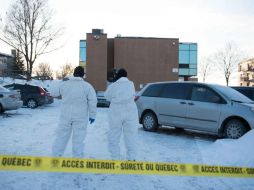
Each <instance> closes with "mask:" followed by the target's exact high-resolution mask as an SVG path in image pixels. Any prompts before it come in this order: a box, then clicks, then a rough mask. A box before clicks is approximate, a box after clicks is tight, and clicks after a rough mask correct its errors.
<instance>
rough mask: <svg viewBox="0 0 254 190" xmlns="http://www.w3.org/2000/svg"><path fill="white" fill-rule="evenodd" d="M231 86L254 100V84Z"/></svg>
mask: <svg viewBox="0 0 254 190" xmlns="http://www.w3.org/2000/svg"><path fill="white" fill-rule="evenodd" d="M231 88H233V89H235V90H237V91H238V92H241V93H242V94H243V95H245V96H247V97H248V98H249V99H251V100H253V101H254V86H232V87H231Z"/></svg>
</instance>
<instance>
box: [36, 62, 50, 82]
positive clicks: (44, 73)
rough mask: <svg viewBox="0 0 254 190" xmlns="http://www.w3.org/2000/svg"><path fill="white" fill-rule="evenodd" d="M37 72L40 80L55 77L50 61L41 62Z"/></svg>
mask: <svg viewBox="0 0 254 190" xmlns="http://www.w3.org/2000/svg"><path fill="white" fill-rule="evenodd" d="M35 73H36V76H37V77H38V79H40V80H47V79H52V78H53V71H52V69H51V68H50V65H49V64H48V63H40V64H39V65H38V67H37V68H36V72H35Z"/></svg>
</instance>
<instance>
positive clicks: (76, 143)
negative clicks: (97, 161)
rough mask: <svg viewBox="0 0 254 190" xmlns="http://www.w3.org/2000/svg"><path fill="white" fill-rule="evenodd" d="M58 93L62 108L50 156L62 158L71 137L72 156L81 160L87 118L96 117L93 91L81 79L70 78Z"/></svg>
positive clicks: (95, 99) (95, 100) (95, 101)
mask: <svg viewBox="0 0 254 190" xmlns="http://www.w3.org/2000/svg"><path fill="white" fill-rule="evenodd" d="M59 93H60V95H61V96H62V107H61V114H60V121H59V125H58V128H57V130H56V139H55V141H54V143H53V147H52V154H53V156H62V155H63V153H64V151H65V148H66V145H67V143H68V141H69V139H70V137H71V135H72V155H73V156H74V157H75V158H82V157H84V140H85V135H86V128H87V123H88V117H89V118H93V119H95V116H96V104H97V97H96V93H95V90H94V88H93V87H92V86H91V85H90V84H89V83H87V82H85V81H84V80H83V79H82V78H81V77H70V78H69V80H67V81H64V82H63V84H62V85H61V86H60V89H59Z"/></svg>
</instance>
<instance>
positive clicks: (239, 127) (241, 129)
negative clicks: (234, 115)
mask: <svg viewBox="0 0 254 190" xmlns="http://www.w3.org/2000/svg"><path fill="white" fill-rule="evenodd" d="M246 132H247V130H246V127H245V125H244V124H243V123H242V122H241V121H240V120H238V119H233V120H230V121H229V122H228V123H227V124H226V126H225V136H226V137H227V138H231V139H238V138H239V137H241V136H243V135H244V134H245V133H246Z"/></svg>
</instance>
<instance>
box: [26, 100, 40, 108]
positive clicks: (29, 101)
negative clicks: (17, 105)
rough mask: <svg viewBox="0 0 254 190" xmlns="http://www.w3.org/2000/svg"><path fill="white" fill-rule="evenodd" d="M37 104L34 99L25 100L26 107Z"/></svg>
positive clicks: (32, 106) (33, 106)
mask: <svg viewBox="0 0 254 190" xmlns="http://www.w3.org/2000/svg"><path fill="white" fill-rule="evenodd" d="M37 106H38V104H37V102H36V101H35V100H34V99H29V100H28V101H27V107H29V108H31V109H34V108H36V107H37Z"/></svg>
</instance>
